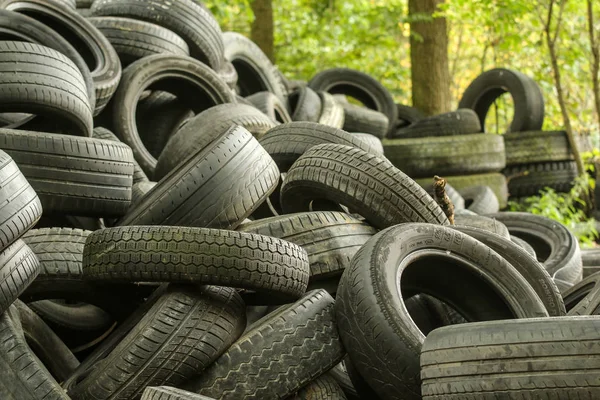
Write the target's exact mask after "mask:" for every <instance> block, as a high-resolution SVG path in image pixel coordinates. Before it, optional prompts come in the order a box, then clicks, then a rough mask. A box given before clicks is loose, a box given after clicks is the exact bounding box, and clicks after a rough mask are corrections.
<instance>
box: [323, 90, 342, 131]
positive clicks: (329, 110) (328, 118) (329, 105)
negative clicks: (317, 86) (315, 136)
mask: <svg viewBox="0 0 600 400" xmlns="http://www.w3.org/2000/svg"><path fill="white" fill-rule="evenodd" d="M317 94H318V95H319V98H320V99H321V114H320V115H319V119H318V121H317V122H318V123H319V124H322V125H328V126H332V127H334V128H338V129H342V127H343V126H344V121H345V115H344V109H343V108H342V106H341V105H340V104H339V103H338V102H337V101H336V100H335V98H334V97H333V96H332V95H330V94H329V93H327V92H318V93H317Z"/></svg>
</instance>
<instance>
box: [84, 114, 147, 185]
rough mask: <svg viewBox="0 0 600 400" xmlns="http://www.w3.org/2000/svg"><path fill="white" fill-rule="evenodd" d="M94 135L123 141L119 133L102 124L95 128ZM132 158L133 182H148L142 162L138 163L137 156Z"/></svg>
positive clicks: (99, 137)
mask: <svg viewBox="0 0 600 400" xmlns="http://www.w3.org/2000/svg"><path fill="white" fill-rule="evenodd" d="M92 137H93V138H94V139H104V140H112V141H113V142H119V143H121V141H120V140H119V138H118V137H117V135H115V134H114V133H112V132H111V131H109V130H108V129H106V128H103V127H101V126H99V127H96V128H94V131H93V132H92ZM132 159H133V184H134V185H135V184H136V183H140V182H148V177H147V176H146V173H145V172H144V170H143V169H142V167H140V164H138V162H137V161H136V159H135V158H132Z"/></svg>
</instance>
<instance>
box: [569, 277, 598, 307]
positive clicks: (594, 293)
mask: <svg viewBox="0 0 600 400" xmlns="http://www.w3.org/2000/svg"><path fill="white" fill-rule="evenodd" d="M563 298H564V301H565V307H566V308H567V311H568V314H567V315H598V314H599V313H600V274H594V275H591V276H588V277H587V278H585V279H584V280H582V281H581V282H579V283H578V284H576V285H574V286H572V287H570V288H568V289H567V290H565V291H564V293H563Z"/></svg>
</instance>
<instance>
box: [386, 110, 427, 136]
mask: <svg viewBox="0 0 600 400" xmlns="http://www.w3.org/2000/svg"><path fill="white" fill-rule="evenodd" d="M396 109H397V110H398V118H397V119H396V121H393V122H392V121H390V124H392V125H393V126H394V129H400V128H404V127H407V126H409V125H410V124H414V123H415V122H417V121H420V120H422V119H423V118H425V117H426V115H425V114H423V113H422V112H421V111H420V110H418V109H416V108H414V107H411V106H406V105H404V104H396ZM391 133H392V134H393V131H391Z"/></svg>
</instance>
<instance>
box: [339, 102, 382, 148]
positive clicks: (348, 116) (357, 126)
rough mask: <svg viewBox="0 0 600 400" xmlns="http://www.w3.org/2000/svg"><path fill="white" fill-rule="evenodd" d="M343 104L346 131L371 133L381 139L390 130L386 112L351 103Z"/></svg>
mask: <svg viewBox="0 0 600 400" xmlns="http://www.w3.org/2000/svg"><path fill="white" fill-rule="evenodd" d="M341 104H342V107H343V108H344V130H345V131H347V132H363V133H370V134H371V135H374V136H377V137H378V138H380V139H381V138H383V137H384V136H385V135H386V133H387V132H388V130H389V129H388V127H389V121H388V118H387V117H386V116H385V114H382V113H380V112H379V111H375V110H371V109H369V108H366V107H359V106H357V105H354V104H350V103H341Z"/></svg>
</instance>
